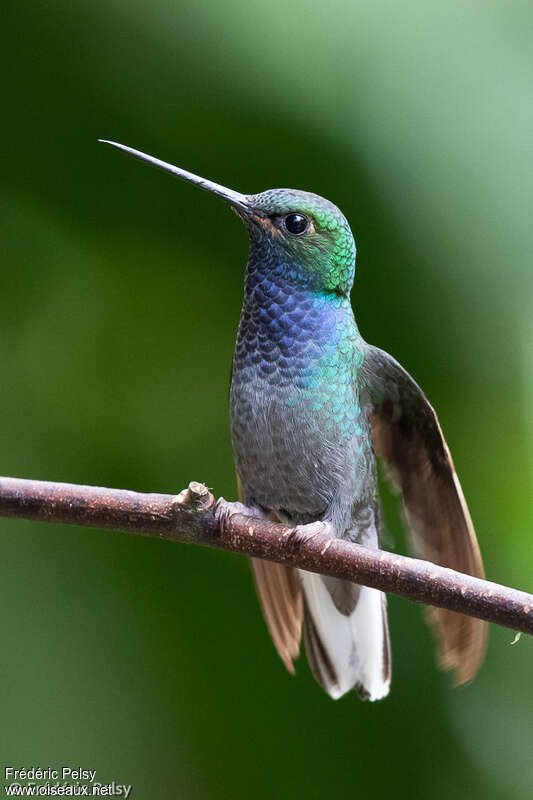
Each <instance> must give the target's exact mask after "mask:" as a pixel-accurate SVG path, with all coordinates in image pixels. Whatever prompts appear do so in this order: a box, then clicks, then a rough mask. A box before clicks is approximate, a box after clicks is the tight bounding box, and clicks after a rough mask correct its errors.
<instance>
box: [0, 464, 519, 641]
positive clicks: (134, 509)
mask: <svg viewBox="0 0 533 800" xmlns="http://www.w3.org/2000/svg"><path fill="white" fill-rule="evenodd" d="M214 503H215V501H214V497H213V495H212V494H211V493H210V492H209V490H208V489H207V488H206V487H205V486H204V485H203V484H201V483H194V482H193V483H191V484H189V488H188V489H185V490H184V491H183V492H181V493H180V494H179V495H176V496H174V495H168V494H143V493H140V492H130V491H126V490H123V489H103V488H99V487H94V486H78V485H75V484H69V483H48V482H45V481H31V480H22V479H18V478H2V477H0V516H3V517H22V518H24V519H32V520H39V521H41V522H64V523H69V524H73V525H88V526H92V527H98V528H109V529H113V530H118V531H125V532H127V533H137V534H141V535H144V536H154V537H158V538H161V539H169V540H171V541H178V542H188V543H194V544H201V545H207V546H209V547H218V548H221V549H223V550H230V551H232V552H234V553H243V554H245V555H248V556H254V557H255V558H265V559H267V560H269V561H277V562H279V563H283V564H287V565H291V566H293V567H299V568H301V569H306V570H309V571H310V572H320V573H322V574H323V575H332V576H335V577H337V578H346V579H348V580H350V581H353V582H355V583H361V584H364V585H365V586H372V587H374V588H375V589H381V590H382V591H384V592H392V593H393V594H398V595H401V596H402V597H407V598H409V599H410V600H416V601H418V602H421V603H427V604H429V605H433V606H440V607H441V608H448V609H450V610H451V611H459V612H461V613H463V614H469V615H470V616H472V617H479V618H480V619H485V620H487V621H488V622H494V623H497V624H499V625H504V626H505V627H507V628H512V629H513V630H516V631H522V632H523V633H533V595H530V594H526V592H521V591H518V590H517V589H510V588H508V587H506V586H500V585H498V584H496V583H490V582H489V581H484V580H479V579H478V578H472V577H470V576H469V575H464V574H462V573H460V572H454V571H453V570H451V569H445V568H444V567H439V566H436V565H435V564H430V563H429V562H428V561H421V560H418V559H414V558H407V557H406V556H400V555H396V554H394V553H388V552H385V551H383V550H372V549H369V548H367V547H363V546H362V545H357V544H352V543H350V542H345V541H343V540H342V539H329V538H327V537H326V536H324V535H322V534H319V535H317V536H315V537H314V538H312V539H309V540H307V541H304V542H302V541H299V540H298V539H297V538H296V537H294V536H293V535H291V531H292V529H291V528H288V527H286V526H284V525H278V524H275V523H273V522H268V521H266V520H259V519H256V518H252V517H246V516H244V515H242V514H239V515H236V516H232V517H230V519H229V521H228V522H227V523H225V524H223V525H222V526H221V525H220V524H219V523H218V522H217V520H216V519H215V515H214Z"/></svg>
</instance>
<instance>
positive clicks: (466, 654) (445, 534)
mask: <svg viewBox="0 0 533 800" xmlns="http://www.w3.org/2000/svg"><path fill="white" fill-rule="evenodd" d="M363 376H364V381H365V391H364V394H365V397H364V401H365V402H367V403H369V404H370V406H371V416H370V419H371V423H372V431H373V443H374V451H375V453H376V455H377V456H379V457H381V458H383V459H384V460H385V462H386V464H387V467H388V471H389V473H390V477H391V479H392V481H393V482H394V483H395V484H396V485H397V486H398V487H399V488H400V490H401V492H402V495H403V503H404V508H405V515H406V519H407V525H408V529H409V533H410V537H411V541H412V545H413V548H414V550H415V552H416V554H417V555H419V556H420V557H422V558H424V559H427V560H428V561H432V562H434V563H435V564H440V565H442V566H444V567H449V568H451V569H455V570H458V571H459V572H465V573H467V574H469V575H474V576H476V577H478V578H483V577H484V571H483V563H482V560H481V554H480V552H479V546H478V543H477V539H476V533H475V530H474V526H473V524H472V520H471V518H470V514H469V511H468V507H467V505H466V501H465V498H464V495H463V491H462V489H461V485H460V483H459V479H458V477H457V474H456V472H455V468H454V466H453V461H452V457H451V455H450V451H449V449H448V446H447V444H446V441H445V440H444V437H443V435H442V431H441V428H440V425H439V421H438V419H437V415H436V413H435V411H434V410H433V408H432V407H431V405H430V403H429V402H428V400H427V399H426V397H425V395H424V393H423V392H422V390H421V389H420V387H419V386H418V385H417V384H416V383H415V381H414V380H413V379H412V378H411V376H410V375H409V374H408V373H407V372H406V371H405V370H404V369H403V367H401V366H400V364H398V362H397V361H395V360H394V359H393V358H392V357H391V356H390V355H389V354H388V353H385V352H384V351H383V350H379V349H378V348H376V347H370V346H367V349H366V351H365V362H364V367H363ZM428 618H429V621H430V622H431V623H432V624H433V625H434V626H435V628H436V631H437V634H438V640H439V663H440V666H441V667H442V668H443V669H446V670H454V673H455V681H456V684H457V685H459V684H461V683H464V682H465V681H468V680H470V679H471V678H473V677H474V675H475V673H476V672H477V670H478V668H479V666H480V665H481V663H482V661H483V658H484V655H485V649H486V640H487V624H486V623H485V622H482V621H481V620H478V619H474V618H473V617H468V616H465V615H462V614H457V613H455V612H453V611H446V610H444V609H440V608H433V607H430V608H429V609H428Z"/></svg>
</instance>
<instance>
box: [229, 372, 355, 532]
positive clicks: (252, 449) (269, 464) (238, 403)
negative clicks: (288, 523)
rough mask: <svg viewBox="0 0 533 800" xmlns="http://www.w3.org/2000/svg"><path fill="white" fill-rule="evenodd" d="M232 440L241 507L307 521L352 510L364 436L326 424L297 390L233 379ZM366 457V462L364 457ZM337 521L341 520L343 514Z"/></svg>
mask: <svg viewBox="0 0 533 800" xmlns="http://www.w3.org/2000/svg"><path fill="white" fill-rule="evenodd" d="M230 414H231V434H232V443H233V450H234V455H235V464H236V469H237V473H238V475H239V478H240V480H241V482H242V485H243V489H244V494H245V501H246V502H248V503H250V502H254V503H256V504H258V505H260V506H262V507H263V508H265V509H269V510H276V511H281V512H284V513H285V514H287V515H288V516H290V517H291V518H293V519H294V520H297V521H298V522H306V521H308V520H312V519H319V518H321V517H323V516H324V515H327V514H328V511H329V510H330V509H331V508H332V506H336V507H337V508H338V509H339V510H340V507H343V508H344V509H345V511H346V514H347V515H349V508H350V507H351V505H352V503H353V501H354V500H355V499H356V497H357V495H359V496H360V495H361V493H362V492H363V489H364V487H365V486H366V484H367V477H368V476H367V473H368V464H367V460H368V459H367V458H366V457H364V452H363V451H364V448H363V447H362V442H361V437H360V436H357V435H355V433H350V432H348V433H347V432H346V431H344V432H342V433H341V432H340V431H339V430H337V429H336V428H335V426H332V425H331V424H329V425H328V419H327V410H326V411H325V412H324V413H322V414H316V413H313V412H311V411H310V410H309V407H308V404H306V403H305V401H304V400H303V399H302V397H301V396H300V395H299V394H298V392H296V391H295V392H293V394H292V395H291V394H290V392H289V391H288V390H287V388H286V387H285V388H284V389H281V388H280V387H273V386H269V387H268V390H267V391H265V384H262V385H260V386H259V387H258V386H257V384H255V383H254V382H249V383H240V382H239V381H238V380H237V381H235V380H234V381H233V383H232V387H231V393H230ZM362 456H363V457H362ZM342 516H345V514H344V513H343V514H342Z"/></svg>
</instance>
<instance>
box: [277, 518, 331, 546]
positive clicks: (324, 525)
mask: <svg viewBox="0 0 533 800" xmlns="http://www.w3.org/2000/svg"><path fill="white" fill-rule="evenodd" d="M324 535H326V536H331V537H333V536H334V535H335V533H334V531H333V525H332V524H331V522H309V523H308V524H307V525H297V526H296V527H295V528H291V530H290V531H287V533H284V534H283V537H284V539H286V540H287V541H288V542H291V544H295V545H297V546H300V545H302V544H306V543H307V542H310V541H311V539H314V538H315V537H316V536H324Z"/></svg>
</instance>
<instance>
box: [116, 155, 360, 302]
mask: <svg viewBox="0 0 533 800" xmlns="http://www.w3.org/2000/svg"><path fill="white" fill-rule="evenodd" d="M100 141H102V142H104V143H105V144H110V145H112V146H113V147H117V148H118V149H119V150H123V151H124V152H126V153H128V154H129V155H131V156H133V157H134V158H138V159H140V160H141V161H146V162H148V163H150V164H152V165H153V166H156V167H158V168H159V169H163V170H165V171H166V172H171V173H172V174H173V175H177V176H178V177H179V178H182V179H183V180H186V181H188V182H190V183H194V184H196V185H197V186H200V188H202V189H205V190H207V191H209V192H211V193H212V194H216V195H218V196H219V197H222V198H223V199H224V200H226V201H227V202H228V203H229V204H230V206H231V207H232V208H233V210H234V211H235V212H236V213H237V214H238V216H239V217H240V218H241V219H242V220H243V222H244V224H245V225H246V228H247V230H248V234H249V237H250V247H251V260H253V261H255V262H257V261H262V262H264V266H266V267H267V268H271V269H272V270H275V269H277V270H280V269H281V270H283V271H284V273H285V279H286V280H288V281H290V282H291V283H293V284H294V285H295V287H296V288H308V289H309V290H311V291H316V292H326V293H334V294H337V295H344V296H347V295H349V293H350V289H351V288H352V284H353V278H354V272H355V242H354V239H353V236H352V232H351V230H350V226H349V225H348V222H347V220H346V218H345V216H344V214H342V212H341V211H340V210H339V209H338V208H337V206H335V205H333V203H330V202H329V201H328V200H325V199H324V198H323V197H320V196H319V195H316V194H312V193H311V192H303V191H299V190H296V189H269V190H267V191H266V192H261V193H260V194H252V195H245V194H241V193H240V192H235V191H233V190H232V189H227V188H226V187H225V186H221V185H220V184H218V183H214V182H213V181H209V180H206V179H205V178H201V177H199V176H198V175H194V174H193V173H191V172H187V171H186V170H184V169H181V168H180V167H175V166H173V165H172V164H168V163H167V162H165V161H160V160H159V159H158V158H154V157H153V156H149V155H146V153H142V152H140V151H139V150H134V149H133V148H131V147H127V146H126V145H123V144H118V143H117V142H110V141H108V140H105V139H101V140H100Z"/></svg>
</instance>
